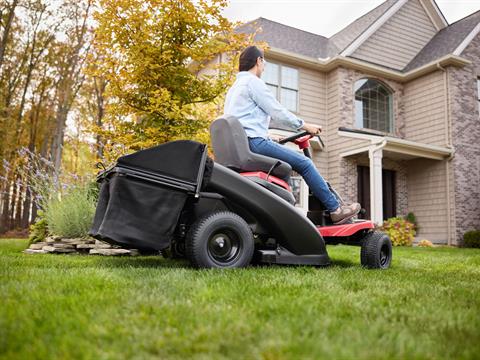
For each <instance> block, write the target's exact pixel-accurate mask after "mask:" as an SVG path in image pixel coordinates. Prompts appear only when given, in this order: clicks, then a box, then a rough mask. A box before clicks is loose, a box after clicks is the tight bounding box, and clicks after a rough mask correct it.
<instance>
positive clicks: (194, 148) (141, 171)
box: [90, 141, 212, 250]
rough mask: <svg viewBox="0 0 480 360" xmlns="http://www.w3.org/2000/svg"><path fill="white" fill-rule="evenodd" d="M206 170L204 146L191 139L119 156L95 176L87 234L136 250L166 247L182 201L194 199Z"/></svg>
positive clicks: (209, 166)
mask: <svg viewBox="0 0 480 360" xmlns="http://www.w3.org/2000/svg"><path fill="white" fill-rule="evenodd" d="M211 167H212V161H211V160H210V159H208V161H207V150H206V145H204V144H200V143H196V142H193V141H176V142H171V143H166V144H163V145H160V146H156V147H153V148H150V149H146V150H142V151H138V152H136V153H133V154H131V155H126V156H123V157H120V158H119V159H118V161H117V163H116V165H115V166H114V167H112V168H110V169H107V170H105V171H103V172H101V173H100V174H99V175H98V177H97V180H98V181H99V182H100V183H101V187H100V194H99V201H98V205H97V210H96V213H95V218H94V222H93V226H92V228H91V230H90V235H91V236H93V237H94V238H96V239H99V240H102V241H106V242H109V243H113V244H116V245H121V246H128V247H135V248H138V249H145V250H163V249H165V248H167V247H169V246H170V243H171V241H172V238H173V236H174V232H175V230H176V227H177V223H178V221H179V218H180V215H181V213H182V211H183V210H184V208H185V205H186V203H187V199H188V198H191V197H193V198H198V197H199V193H200V190H201V187H202V184H203V183H204V182H205V181H204V180H205V179H206V178H208V174H210V173H211ZM206 168H208V169H207V171H205V169H206ZM206 180H207V181H208V179H206Z"/></svg>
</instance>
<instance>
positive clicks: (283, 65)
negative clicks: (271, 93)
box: [265, 59, 300, 115]
mask: <svg viewBox="0 0 480 360" xmlns="http://www.w3.org/2000/svg"><path fill="white" fill-rule="evenodd" d="M265 61H266V62H267V63H269V64H275V65H277V66H278V74H277V75H278V85H275V84H270V83H268V82H266V81H265V84H267V85H270V86H276V87H277V93H276V94H275V99H277V100H278V102H279V103H281V101H280V100H281V99H280V94H281V90H282V89H287V90H292V91H296V92H297V104H296V108H297V110H296V111H293V110H290V109H287V110H288V111H290V112H292V113H293V114H296V115H297V114H299V113H300V70H299V69H298V68H296V67H293V66H290V65H285V64H281V63H278V62H275V61H270V60H268V59H265ZM267 66H268V65H267ZM282 67H288V68H291V69H295V70H297V74H298V79H297V80H298V89H292V88H289V87H286V86H282ZM282 105H283V104H282ZM283 106H285V105H283Z"/></svg>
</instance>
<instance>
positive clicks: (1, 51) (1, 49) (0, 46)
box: [0, 0, 18, 69]
mask: <svg viewBox="0 0 480 360" xmlns="http://www.w3.org/2000/svg"><path fill="white" fill-rule="evenodd" d="M17 4H18V0H13V4H12V6H11V7H10V9H9V11H8V15H7V21H6V23H5V29H4V30H3V35H2V40H1V41H0V69H1V68H2V64H3V58H4V56H5V49H6V47H7V42H8V35H9V33H10V29H11V26H12V21H13V18H14V16H15V9H16V7H17Z"/></svg>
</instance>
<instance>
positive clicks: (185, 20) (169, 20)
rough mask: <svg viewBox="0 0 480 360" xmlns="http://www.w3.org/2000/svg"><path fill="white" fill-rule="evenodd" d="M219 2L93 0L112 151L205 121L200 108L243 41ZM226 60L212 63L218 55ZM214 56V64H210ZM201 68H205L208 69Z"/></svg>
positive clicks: (195, 128) (223, 85)
mask: <svg viewBox="0 0 480 360" xmlns="http://www.w3.org/2000/svg"><path fill="white" fill-rule="evenodd" d="M225 6H226V1H224V0H212V1H208V2H207V1H203V0H202V1H198V2H195V3H194V2H193V1H189V0H180V1H179V0H175V1H174V0H100V10H99V11H98V12H97V13H96V14H95V19H96V20H97V22H98V28H97V30H96V35H95V43H94V46H95V47H96V51H98V52H99V54H101V59H102V61H101V62H97V63H95V69H96V70H95V72H94V74H96V75H103V76H104V77H105V79H106V81H108V83H109V86H108V93H109V95H110V96H111V97H112V101H111V104H110V106H109V107H107V117H106V125H107V126H110V128H111V129H112V130H113V131H109V130H108V129H107V130H104V131H103V132H102V136H103V137H104V138H105V139H106V140H108V141H107V143H108V144H107V148H108V150H109V151H110V152H112V151H113V153H114V154H115V155H118V153H119V152H120V153H121V152H124V151H129V150H137V149H141V148H144V147H148V146H152V145H156V144H158V143H163V142H166V141H170V140H175V139H181V138H188V139H191V138H195V137H196V136H198V135H199V134H201V133H202V132H204V131H205V129H206V128H207V127H208V124H209V122H210V121H211V120H212V119H211V118H205V117H204V116H205V114H209V113H210V112H209V111H205V106H199V105H201V104H209V105H210V106H212V105H213V106H215V105H214V102H215V100H216V99H218V98H219V95H221V94H223V93H224V92H225V91H226V89H227V87H228V86H229V85H230V83H231V81H232V79H233V75H234V73H235V67H234V65H233V64H234V62H235V60H236V54H237V53H238V50H239V49H241V48H243V47H244V46H245V45H246V43H247V39H246V36H245V35H243V34H237V33H235V32H234V25H235V24H232V23H231V22H229V21H228V20H227V19H226V18H224V17H223V16H222V11H223V9H224V8H225ZM222 54H223V56H225V55H226V57H227V58H228V59H229V61H227V62H218V57H219V56H222ZM216 60H217V61H216ZM207 69H209V70H208V71H207Z"/></svg>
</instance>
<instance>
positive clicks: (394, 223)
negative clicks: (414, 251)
mask: <svg viewBox="0 0 480 360" xmlns="http://www.w3.org/2000/svg"><path fill="white" fill-rule="evenodd" d="M381 230H382V231H384V232H385V233H386V234H387V235H388V236H389V237H390V240H392V244H393V246H412V243H413V239H414V237H415V230H414V225H413V224H412V223H410V222H409V221H407V220H405V219H403V218H401V217H394V218H390V219H387V220H385V221H384V222H383V225H382V227H381Z"/></svg>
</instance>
